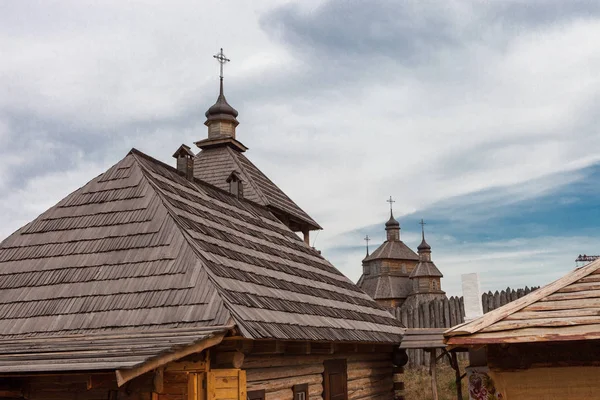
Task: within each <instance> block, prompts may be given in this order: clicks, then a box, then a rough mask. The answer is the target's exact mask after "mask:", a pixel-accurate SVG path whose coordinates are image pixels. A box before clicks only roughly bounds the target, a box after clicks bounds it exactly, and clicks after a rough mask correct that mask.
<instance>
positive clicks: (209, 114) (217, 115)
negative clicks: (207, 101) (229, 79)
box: [204, 78, 239, 125]
mask: <svg viewBox="0 0 600 400" xmlns="http://www.w3.org/2000/svg"><path fill="white" fill-rule="evenodd" d="M204 115H206V118H207V120H206V122H209V121H217V120H218V121H223V120H228V121H233V122H234V123H235V125H237V124H238V123H239V122H238V121H237V119H236V117H237V116H238V112H237V110H236V109H235V108H233V107H231V105H229V103H228V102H227V99H226V98H225V95H224V94H223V79H222V78H221V85H220V89H219V97H217V101H216V102H215V104H213V105H212V106H211V107H210V108H209V109H208V111H206V113H205V114H204Z"/></svg>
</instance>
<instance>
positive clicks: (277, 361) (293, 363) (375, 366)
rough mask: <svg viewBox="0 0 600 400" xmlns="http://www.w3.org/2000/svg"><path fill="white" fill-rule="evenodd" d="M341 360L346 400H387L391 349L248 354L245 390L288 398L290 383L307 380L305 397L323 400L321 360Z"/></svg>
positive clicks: (274, 398) (391, 381)
mask: <svg viewBox="0 0 600 400" xmlns="http://www.w3.org/2000/svg"><path fill="white" fill-rule="evenodd" d="M333 359H345V360H346V361H347V366H348V399H349V400H380V399H381V400H391V399H393V396H394V392H393V390H394V373H393V365H392V362H391V352H387V353H346V354H327V355H270V356H265V355H249V356H248V357H246V359H245V360H244V363H243V366H242V368H243V369H244V370H245V371H246V377H247V385H248V391H251V390H260V389H264V390H265V397H266V399H268V400H292V399H293V393H292V386H293V385H297V384H302V383H308V388H309V400H322V399H323V371H324V365H323V363H324V361H325V360H333Z"/></svg>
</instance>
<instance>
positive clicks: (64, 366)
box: [0, 52, 405, 400]
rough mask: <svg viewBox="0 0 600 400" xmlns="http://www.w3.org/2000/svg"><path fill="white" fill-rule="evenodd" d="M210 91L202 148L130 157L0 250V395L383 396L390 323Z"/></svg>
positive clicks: (304, 399) (388, 384) (395, 336)
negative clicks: (251, 152) (317, 236)
mask: <svg viewBox="0 0 600 400" xmlns="http://www.w3.org/2000/svg"><path fill="white" fill-rule="evenodd" d="M219 56H220V57H221V58H224V57H223V54H222V52H221V53H220V55H219ZM220 83H221V85H220V93H219V96H218V99H217V102H216V103H215V104H214V105H213V106H212V107H210V108H209V110H208V111H207V113H206V117H207V119H206V125H207V127H208V138H207V139H205V140H200V141H199V142H197V143H196V144H197V145H198V147H199V148H200V149H201V151H200V152H199V154H194V153H193V152H192V151H191V149H190V147H188V146H185V145H182V146H181V147H180V148H179V149H177V151H176V152H175V154H174V157H175V158H176V164H175V163H174V164H175V165H176V167H172V166H170V165H166V164H164V163H162V162H159V161H157V160H156V159H154V158H152V157H150V156H148V155H146V154H143V153H142V152H140V151H138V150H135V149H134V150H131V151H130V152H129V153H128V154H127V155H126V156H125V157H124V158H123V159H122V160H121V161H119V162H118V163H116V164H115V165H113V166H112V167H110V168H109V169H108V170H107V171H106V172H104V173H103V174H101V175H100V176H98V177H96V178H94V179H92V180H91V181H90V182H88V183H87V184H86V185H84V186H83V187H81V188H80V189H78V190H76V191H75V192H73V193H71V194H70V195H68V196H67V197H66V198H64V199H62V200H61V201H60V202H59V203H58V204H56V205H55V206H54V207H52V208H50V209H49V210H47V211H46V212H44V213H43V214H41V215H40V216H39V217H38V218H36V219H35V220H34V221H32V222H30V223H29V224H27V225H25V226H24V227H22V228H21V229H19V230H18V231H16V232H15V233H13V234H12V235H11V236H9V237H8V238H7V239H5V240H4V241H3V242H1V243H0V310H1V311H0V398H11V399H25V398H26V399H32V400H33V399H40V400H41V399H47V400H51V399H78V400H81V399H90V400H91V399H148V400H157V399H160V400H225V399H240V400H242V399H243V400H245V399H250V400H258V399H271V400H292V399H294V400H322V399H323V400H342V399H349V400H359V399H365V400H367V399H372V400H379V399H381V400H386V399H393V398H394V390H395V389H398V388H399V387H400V383H399V382H398V376H399V375H397V374H394V372H395V368H396V367H395V365H398V364H402V363H403V362H404V361H405V357H404V355H403V354H402V353H401V352H399V351H398V350H397V347H398V346H397V345H398V344H399V342H400V340H401V338H402V335H403V332H404V329H403V327H402V326H401V324H400V323H399V321H397V320H396V319H395V318H393V317H392V316H391V315H390V314H389V313H388V312H387V311H386V310H385V309H384V308H383V307H382V306H381V305H379V304H377V303H376V302H375V301H373V300H372V299H371V298H370V297H369V296H368V295H367V294H366V293H364V292H363V291H362V290H361V289H359V288H358V287H357V286H356V285H355V284H353V283H352V282H351V281H350V280H349V279H348V278H346V277H345V276H344V275H343V274H342V273H340V272H339V271H338V270H337V269H336V268H335V267H334V266H333V265H331V264H330V263H329V262H328V261H327V260H325V259H324V258H323V257H322V256H321V255H320V254H319V252H318V251H316V250H314V249H313V248H311V247H310V246H308V244H307V243H308V235H309V232H310V231H311V230H315V229H320V226H319V225H318V224H317V223H316V222H315V221H314V220H313V219H312V218H311V217H310V216H308V214H307V213H306V212H304V211H303V210H302V209H301V208H300V207H298V206H297V205H296V204H295V203H294V202H293V201H292V200H291V199H290V198H289V197H288V196H286V195H285V193H283V191H281V190H280V189H279V188H278V187H277V186H276V185H275V184H274V183H273V182H271V181H270V180H269V179H268V178H267V177H266V176H265V175H264V174H263V173H262V172H261V171H260V170H259V169H258V168H257V167H256V166H255V165H254V164H253V163H252V162H250V161H249V159H248V158H247V157H246V156H245V155H244V153H245V151H246V150H247V148H246V147H245V146H244V145H243V144H241V143H240V142H239V141H238V140H237V138H236V128H237V126H238V120H237V116H238V113H237V111H236V110H235V109H233V107H231V106H230V105H229V104H228V103H227V101H226V99H225V96H224V94H223V78H222V75H221V82H220ZM295 232H301V233H302V234H303V235H304V237H305V240H304V241H303V240H302V239H301V238H300V237H299V236H298V235H297V233H295Z"/></svg>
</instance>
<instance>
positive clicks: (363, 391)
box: [348, 376, 394, 400]
mask: <svg viewBox="0 0 600 400" xmlns="http://www.w3.org/2000/svg"><path fill="white" fill-rule="evenodd" d="M393 387H394V383H393V382H392V379H391V377H390V376H387V377H385V378H384V379H382V380H381V381H379V382H377V383H376V384H374V385H372V386H365V387H362V388H360V389H357V390H352V391H351V390H350V389H348V399H349V400H358V399H365V398H368V397H373V396H377V395H379V394H381V393H390V392H391V391H392V389H393Z"/></svg>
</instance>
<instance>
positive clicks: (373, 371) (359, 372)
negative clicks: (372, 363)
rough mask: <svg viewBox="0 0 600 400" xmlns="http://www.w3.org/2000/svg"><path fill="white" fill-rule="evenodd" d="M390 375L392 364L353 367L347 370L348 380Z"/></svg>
mask: <svg viewBox="0 0 600 400" xmlns="http://www.w3.org/2000/svg"><path fill="white" fill-rule="evenodd" d="M385 374H388V375H389V376H392V366H389V367H382V368H369V369H353V370H348V380H349V381H351V380H353V379H358V378H361V377H365V376H375V375H385Z"/></svg>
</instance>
